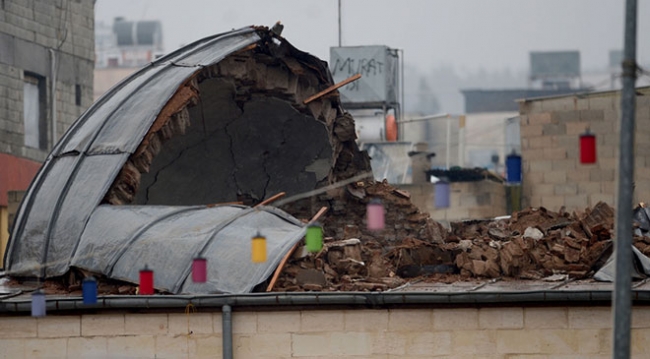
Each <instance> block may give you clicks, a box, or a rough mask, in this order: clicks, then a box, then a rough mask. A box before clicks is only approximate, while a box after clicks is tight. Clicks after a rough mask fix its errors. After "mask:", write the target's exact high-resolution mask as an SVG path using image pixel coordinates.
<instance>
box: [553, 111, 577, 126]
mask: <svg viewBox="0 0 650 359" xmlns="http://www.w3.org/2000/svg"><path fill="white" fill-rule="evenodd" d="M551 118H552V120H553V122H556V123H567V122H576V121H580V111H575V110H568V111H566V110H560V111H554V112H552V115H551Z"/></svg>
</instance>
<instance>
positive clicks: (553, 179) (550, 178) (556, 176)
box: [544, 171, 567, 184]
mask: <svg viewBox="0 0 650 359" xmlns="http://www.w3.org/2000/svg"><path fill="white" fill-rule="evenodd" d="M566 175H567V172H566V171H548V172H544V183H553V184H560V183H566Z"/></svg>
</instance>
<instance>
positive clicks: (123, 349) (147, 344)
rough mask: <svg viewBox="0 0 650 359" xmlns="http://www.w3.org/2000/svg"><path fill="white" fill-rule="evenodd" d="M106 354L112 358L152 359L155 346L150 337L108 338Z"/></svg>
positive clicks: (154, 353)
mask: <svg viewBox="0 0 650 359" xmlns="http://www.w3.org/2000/svg"><path fill="white" fill-rule="evenodd" d="M107 341H108V352H109V353H110V355H111V356H113V357H118V358H119V357H128V358H154V357H155V356H156V344H155V340H154V337H153V336H152V335H137V336H135V335H134V336H118V337H109V338H108V339H107Z"/></svg>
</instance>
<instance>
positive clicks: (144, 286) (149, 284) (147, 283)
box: [138, 266, 153, 295]
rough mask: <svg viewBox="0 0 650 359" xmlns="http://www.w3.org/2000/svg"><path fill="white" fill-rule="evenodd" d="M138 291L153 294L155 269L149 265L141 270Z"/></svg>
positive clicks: (143, 293) (142, 293) (141, 293)
mask: <svg viewBox="0 0 650 359" xmlns="http://www.w3.org/2000/svg"><path fill="white" fill-rule="evenodd" d="M138 293H139V294H140V295H152V294H153V271H152V270H150V269H149V268H148V267H147V266H144V268H143V269H141V270H140V290H139V291H138Z"/></svg>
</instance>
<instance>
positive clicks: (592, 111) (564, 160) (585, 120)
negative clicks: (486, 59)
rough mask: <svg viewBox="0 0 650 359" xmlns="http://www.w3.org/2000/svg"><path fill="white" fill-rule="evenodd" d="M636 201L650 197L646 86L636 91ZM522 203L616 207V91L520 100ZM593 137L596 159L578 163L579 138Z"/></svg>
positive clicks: (649, 120)
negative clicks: (582, 135)
mask: <svg viewBox="0 0 650 359" xmlns="http://www.w3.org/2000/svg"><path fill="white" fill-rule="evenodd" d="M636 106H637V108H636V137H635V170H634V171H635V176H634V180H635V182H636V189H635V195H634V200H635V202H639V201H644V202H647V201H648V200H650V181H649V180H650V141H648V138H649V137H648V136H649V135H650V88H647V87H646V88H640V89H638V90H637V98H636ZM520 113H521V146H522V160H523V205H524V207H526V206H533V207H539V206H544V207H546V208H548V209H550V210H553V211H557V210H558V209H560V207H561V206H565V207H566V209H567V210H570V211H571V210H584V209H585V208H586V207H588V206H590V207H591V206H594V205H595V204H596V203H598V202H599V201H604V202H606V203H608V204H609V205H612V206H615V193H616V176H617V172H616V166H617V163H618V146H619V137H620V134H619V128H620V120H619V118H620V92H615V91H610V92H603V93H593V94H586V95H581V96H564V97H555V98H548V99H540V100H530V101H523V102H521V103H520ZM587 127H589V128H590V130H591V132H592V133H593V134H595V135H596V142H597V162H596V163H595V164H589V165H585V164H581V163H580V142H579V136H580V134H581V133H583V132H584V131H585V129H586V128H587Z"/></svg>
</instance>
